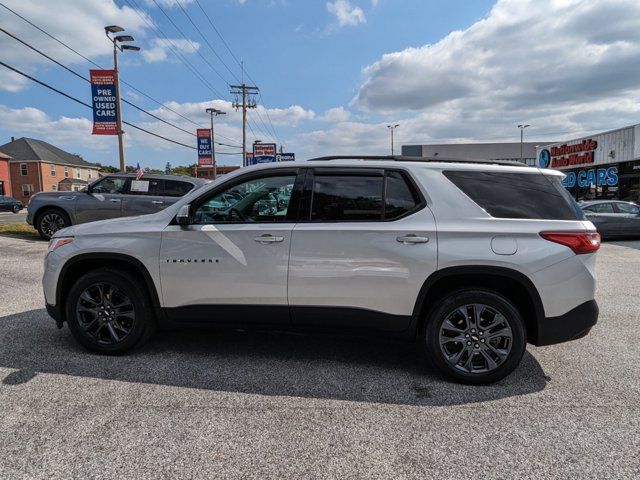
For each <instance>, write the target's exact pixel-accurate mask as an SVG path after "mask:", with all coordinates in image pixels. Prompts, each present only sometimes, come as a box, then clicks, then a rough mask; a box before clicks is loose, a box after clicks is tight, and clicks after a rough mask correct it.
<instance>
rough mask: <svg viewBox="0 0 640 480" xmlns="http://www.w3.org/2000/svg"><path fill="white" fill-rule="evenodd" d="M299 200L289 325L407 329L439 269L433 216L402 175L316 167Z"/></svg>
mask: <svg viewBox="0 0 640 480" xmlns="http://www.w3.org/2000/svg"><path fill="white" fill-rule="evenodd" d="M303 198H305V203H304V205H305V206H303V208H302V210H301V215H300V222H299V223H298V224H297V225H296V227H295V228H294V230H293V238H292V241H291V256H290V261H289V305H290V307H291V315H292V320H293V323H294V324H300V325H303V324H304V325H317V326H332V327H364V328H373V329H379V330H387V331H402V330H405V329H406V328H408V327H409V325H410V322H411V317H412V314H413V309H414V305H415V301H416V298H417V297H418V293H419V290H420V287H421V286H422V284H423V282H424V281H425V279H426V278H427V277H428V276H429V275H430V274H431V273H433V272H434V271H435V270H436V268H437V265H436V264H437V239H436V228H435V221H434V217H433V214H432V213H431V210H429V208H428V207H427V206H426V204H425V200H424V198H423V195H422V194H421V193H420V191H419V189H418V188H417V187H416V185H415V183H414V182H413V181H412V180H411V177H410V176H409V174H408V172H403V171H399V170H386V171H385V170H382V169H380V170H378V169H375V170H373V169H360V168H358V169H349V170H345V169H341V168H338V167H336V168H317V169H315V172H314V173H313V174H312V172H309V173H308V174H307V177H306V181H305V190H304V194H303ZM303 218H306V221H303Z"/></svg>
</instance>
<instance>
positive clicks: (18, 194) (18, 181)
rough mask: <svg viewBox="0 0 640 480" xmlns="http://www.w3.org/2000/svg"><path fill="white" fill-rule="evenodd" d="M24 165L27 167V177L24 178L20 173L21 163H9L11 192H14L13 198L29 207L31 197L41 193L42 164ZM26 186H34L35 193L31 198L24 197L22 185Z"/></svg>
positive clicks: (31, 163)
mask: <svg viewBox="0 0 640 480" xmlns="http://www.w3.org/2000/svg"><path fill="white" fill-rule="evenodd" d="M24 163H25V164H26V165H27V175H25V176H23V175H22V174H21V173H20V162H17V161H12V162H10V163H9V171H10V173H11V190H12V191H13V198H17V199H18V200H20V201H21V202H22V203H24V204H25V205H27V204H28V203H29V198H31V195H33V194H34V193H37V192H39V191H40V179H39V174H38V172H39V170H40V162H24ZM25 184H27V185H28V184H31V185H33V191H32V192H31V194H30V195H29V196H24V195H23V194H22V185H25Z"/></svg>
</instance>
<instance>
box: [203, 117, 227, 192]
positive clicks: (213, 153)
mask: <svg viewBox="0 0 640 480" xmlns="http://www.w3.org/2000/svg"><path fill="white" fill-rule="evenodd" d="M206 111H207V112H208V113H210V114H211V156H212V157H213V179H214V180H215V179H216V178H217V177H218V166H217V165H216V142H215V136H214V134H213V117H214V116H216V117H217V116H218V115H226V112H223V111H222V110H218V109H217V108H207V110H206Z"/></svg>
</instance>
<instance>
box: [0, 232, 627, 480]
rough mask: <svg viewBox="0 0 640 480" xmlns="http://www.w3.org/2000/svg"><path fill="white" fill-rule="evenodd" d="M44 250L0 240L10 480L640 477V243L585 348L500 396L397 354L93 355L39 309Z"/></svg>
mask: <svg viewBox="0 0 640 480" xmlns="http://www.w3.org/2000/svg"><path fill="white" fill-rule="evenodd" d="M45 250H46V243H44V242H40V241H29V240H18V239H11V238H2V237H0V272H1V275H0V478H3V479H4V478H12V479H13V478H83V479H84V478H135V479H145V478H154V479H155V478H176V477H182V478H216V479H222V478H256V479H265V478H295V479H299V478H305V479H306V478H417V477H420V478H438V479H441V478H464V477H469V478H536V479H538V478H580V479H583V478H594V479H595V478H597V479H602V478H638V476H639V475H640V454H639V452H640V434H639V432H640V369H639V368H638V365H640V349H639V348H638V345H639V344H640V296H639V295H638V293H639V292H640V242H615V243H608V244H605V245H604V246H603V247H602V249H601V251H600V253H599V257H598V274H599V280H600V281H599V290H598V295H597V299H598V302H599V304H600V308H601V310H600V315H601V316H600V321H599V323H598V325H597V326H596V327H595V328H594V329H593V330H592V332H591V334H590V335H589V336H587V337H586V338H584V339H581V340H578V341H575V342H571V343H567V344H563V345H557V346H552V347H543V348H536V347H531V346H530V347H529V349H528V353H527V354H526V355H525V358H524V360H523V363H522V365H521V366H520V367H519V368H518V369H517V370H516V371H515V372H514V373H513V374H512V375H511V376H509V377H508V378H507V379H505V380H503V381H502V382H500V383H498V384H496V385H493V386H489V387H470V386H461V385H456V384H453V383H449V382H447V381H445V380H443V379H442V378H440V377H439V376H438V375H437V374H436V373H435V372H434V371H433V370H430V369H429V368H425V367H422V366H420V364H419V363H418V362H417V361H416V357H415V354H414V353H413V349H412V348H411V346H407V345H406V344H402V343H396V342H393V341H390V340H386V339H373V338H364V339H363V338H352V337H347V338H343V337H333V336H302V335H291V334H282V333H268V334H264V333H239V332H228V333H215V332H205V333H203V332H178V333H175V332H173V333H161V334H159V335H157V336H156V337H155V338H154V339H153V340H152V341H151V342H149V344H147V345H146V346H145V347H144V348H143V349H141V350H140V351H137V352H136V353H135V354H133V355H130V356H126V357H116V358H110V357H100V356H95V355H91V354H89V353H86V352H85V351H83V350H82V349H81V348H79V347H78V346H77V345H76V343H75V342H74V341H73V339H72V338H71V335H70V333H69V331H68V329H67V328H66V327H65V329H63V330H58V329H56V327H55V325H54V323H53V321H52V320H51V319H50V318H49V317H48V316H47V314H46V312H45V310H44V309H43V308H42V306H43V299H42V293H41V286H40V277H41V274H42V257H43V255H44V252H45Z"/></svg>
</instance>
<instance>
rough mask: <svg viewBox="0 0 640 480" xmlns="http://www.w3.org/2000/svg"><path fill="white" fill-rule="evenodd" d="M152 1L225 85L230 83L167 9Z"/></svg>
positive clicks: (154, 0)
mask: <svg viewBox="0 0 640 480" xmlns="http://www.w3.org/2000/svg"><path fill="white" fill-rule="evenodd" d="M151 1H152V2H153V3H154V4H155V6H156V7H158V8H159V9H160V11H161V12H162V13H163V14H164V16H165V17H167V20H169V22H171V25H173V27H174V28H175V29H176V30H177V31H178V33H180V35H182V36H183V37H184V39H185V40H186V41H187V42H189V43H190V44H191V47H192V48H193V49H194V51H195V52H196V53H197V54H198V55H199V56H200V58H202V60H203V61H204V63H206V64H207V65H208V66H209V68H211V70H213V71H214V72H215V74H216V75H218V77H220V79H221V80H222V81H223V82H224V83H225V85H229V82H228V81H227V79H226V78H224V77H223V76H222V75H221V74H220V72H218V70H217V69H216V68H215V67H214V66H213V65H211V64H210V63H209V61H208V60H207V59H206V58H205V57H204V55H202V53H201V52H200V49H199V48H198V47H197V46H196V45H195V44H194V43H193V42H192V41H191V39H190V38H189V37H188V36H187V35H186V34H185V33H184V32H183V31H182V29H181V28H180V27H178V25H176V23H175V22H174V21H173V20H172V18H171V17H170V16H169V14H168V13H167V12H166V11H165V9H164V8H162V6H161V5H160V4H159V3H158V2H157V1H156V0H151Z"/></svg>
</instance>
